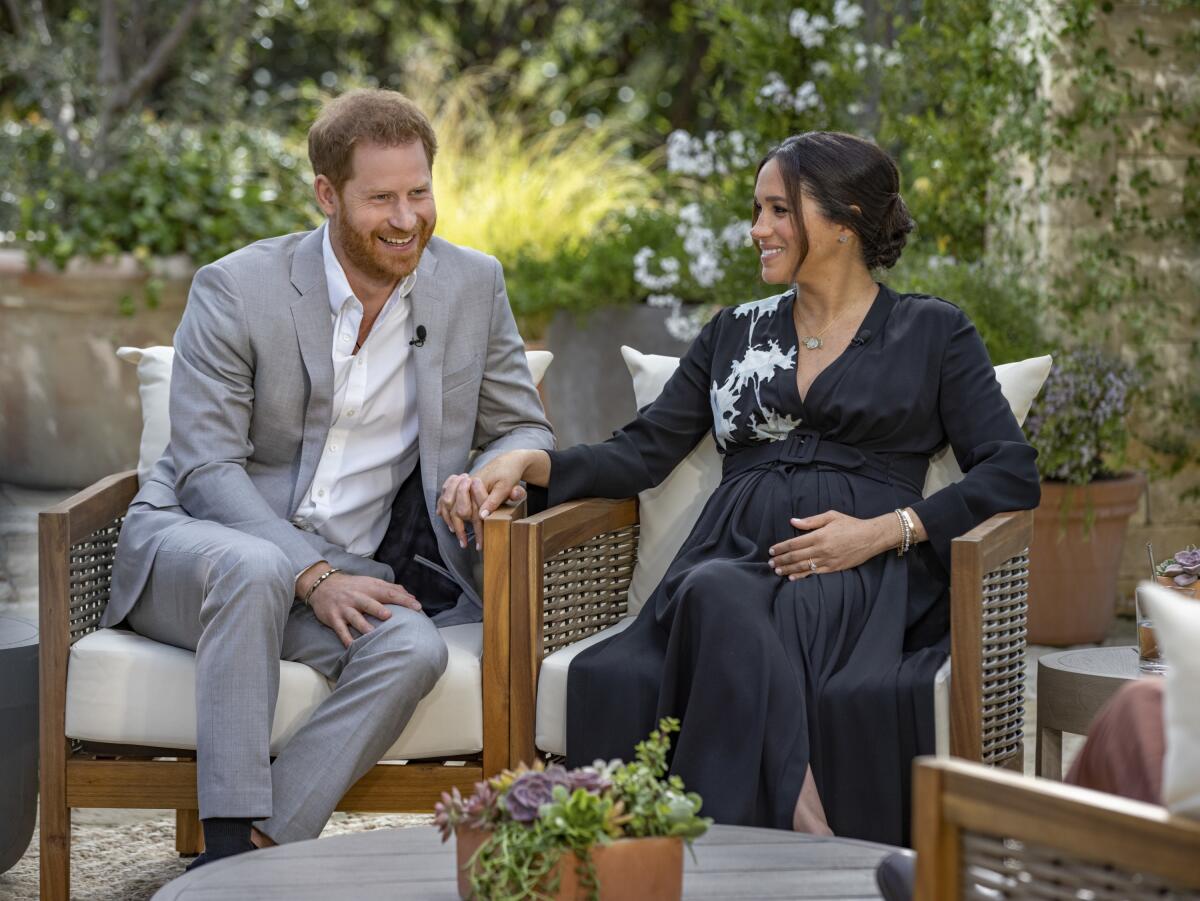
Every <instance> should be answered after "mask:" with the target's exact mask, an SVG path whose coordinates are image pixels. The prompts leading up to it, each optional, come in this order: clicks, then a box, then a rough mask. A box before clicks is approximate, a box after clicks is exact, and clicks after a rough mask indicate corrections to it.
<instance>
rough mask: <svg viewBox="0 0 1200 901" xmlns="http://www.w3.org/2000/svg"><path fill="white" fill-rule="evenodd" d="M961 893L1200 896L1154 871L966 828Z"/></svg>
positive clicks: (1105, 900) (1170, 899)
mask: <svg viewBox="0 0 1200 901" xmlns="http://www.w3.org/2000/svg"><path fill="white" fill-rule="evenodd" d="M961 850H962V866H961V871H960V872H961V873H962V897H963V898H979V899H989V901H996V899H1022V901H1024V899H1028V901H1050V899H1053V901H1060V899H1066V898H1071V899H1088V901H1142V899H1147V901H1149V899H1154V901H1200V892H1196V891H1192V890H1190V889H1185V888H1180V887H1178V886H1171V885H1169V884H1168V883H1166V882H1164V881H1163V880H1161V879H1159V878H1158V877H1156V876H1153V875H1151V874H1149V873H1131V872H1128V871H1125V870H1119V869H1117V868H1115V867H1112V866H1109V865H1106V864H1101V863H1095V862H1092V861H1087V860H1084V859H1082V858H1079V857H1074V856H1071V855H1067V854H1064V853H1063V852H1061V851H1056V850H1055V849H1053V848H1045V847H1041V846H1038V845H1033V844H1027V843H1024V842H1018V841H1015V840H1013V839H1003V838H997V837H994V836H990V835H981V834H979V833H974V832H963V833H962V846H961Z"/></svg>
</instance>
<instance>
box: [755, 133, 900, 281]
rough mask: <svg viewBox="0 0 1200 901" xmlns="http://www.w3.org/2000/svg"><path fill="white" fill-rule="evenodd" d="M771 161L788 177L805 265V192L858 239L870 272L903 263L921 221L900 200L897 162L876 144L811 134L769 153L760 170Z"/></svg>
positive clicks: (851, 137)
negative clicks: (910, 237) (910, 235)
mask: <svg viewBox="0 0 1200 901" xmlns="http://www.w3.org/2000/svg"><path fill="white" fill-rule="evenodd" d="M770 160H775V162H776V164H777V165H778V166H779V173H780V175H782V176H783V184H784V189H785V190H786V191H787V199H788V207H789V208H790V209H791V212H792V217H793V220H794V222H795V226H796V232H797V233H798V234H799V235H800V262H801V263H803V262H804V258H805V257H806V256H808V236H807V235H806V234H805V233H804V217H803V216H802V215H801V208H802V204H803V199H802V197H801V194H802V193H804V194H807V195H808V196H809V197H811V198H812V199H813V200H814V201H815V202H816V203H817V205H818V206H820V208H821V211H822V212H823V213H824V214H825V217H826V218H827V219H829V220H831V221H833V222H836V223H837V224H838V225H844V226H846V228H849V229H851V230H852V231H853V232H854V233H855V234H856V235H858V238H859V241H860V242H861V244H862V253H863V261H864V262H865V263H866V264H867V268H868V269H889V268H891V267H892V266H893V265H895V263H896V260H898V259H900V251H901V250H903V249H904V244H905V242H906V241H907V240H908V233H909V232H910V231H912V230H913V228H915V227H916V223H915V222H914V221H913V218H912V216H910V215H909V213H908V207H906V206H905V205H904V200H903V199H901V197H900V172H899V171H898V170H897V169H896V164H895V163H894V162H892V158H891V157H890V156H888V155H887V154H886V153H884V152H883V151H882V150H880V149H879V148H878V147H877V146H876V145H875V144H873V143H871V142H870V141H864V140H863V139H862V138H856V137H854V135H847V134H841V133H839V132H833V131H810V132H805V133H804V134H800V135H793V136H792V137H790V138H788V139H787V140H785V141H784V142H783V143H782V144H780V145H779V146H777V147H774V148H772V149H771V150H769V151H768V152H767V155H766V156H764V157H763V159H762V162H760V163H759V164H758V171H760V172H761V171H762V167H763V166H765V165H766V164H767V163H768V162H769V161H770ZM855 207H857V208H858V209H855ZM860 210H861V212H859V211H860ZM755 218H757V215H756V216H755Z"/></svg>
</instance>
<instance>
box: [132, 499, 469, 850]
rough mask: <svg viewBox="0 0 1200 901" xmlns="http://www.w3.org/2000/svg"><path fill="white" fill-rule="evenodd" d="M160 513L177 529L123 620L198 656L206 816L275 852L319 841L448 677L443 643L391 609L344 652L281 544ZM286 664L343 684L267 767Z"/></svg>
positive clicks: (419, 616) (424, 623)
mask: <svg viewBox="0 0 1200 901" xmlns="http://www.w3.org/2000/svg"><path fill="white" fill-rule="evenodd" d="M136 506H137V505H136V504H135V507H136ZM157 512H158V515H160V516H161V515H163V514H168V515H171V514H174V515H176V516H177V518H178V521H177V522H175V523H174V524H172V525H169V526H168V527H167V528H166V529H165V530H164V532H163V536H162V543H161V545H160V546H159V548H158V551H157V553H156V554H155V555H154V561H153V566H152V569H151V572H150V577H149V579H148V580H147V582H146V586H145V588H144V589H143V591H142V594H141V596H140V597H139V598H138V600H137V602H136V604H135V605H134V607H133V609H132V610H131V611H130V613H129V616H128V619H127V621H128V623H129V625H130V626H132V627H133V629H134V630H135V631H137V632H138V633H140V634H142V635H145V636H147V637H148V638H153V639H154V640H156V641H161V642H164V643H166V644H172V645H176V646H178V647H182V648H187V649H188V650H193V651H195V653H196V711H197V723H196V735H197V748H196V764H197V770H198V773H197V790H198V792H199V800H200V816H201V818H209V817H240V818H248V819H252V820H255V821H257V823H256V825H258V827H259V829H261V830H262V831H263V832H264V833H266V834H267V835H268V836H270V837H271V838H273V839H274V840H275V841H277V842H289V841H297V840H300V839H307V838H315V837H316V836H317V835H319V834H320V832H321V830H322V829H323V828H324V826H325V823H326V821H327V820H328V819H329V816H330V814H331V813H332V812H333V810H334V808H335V807H336V806H337V803H338V801H339V800H341V797H342V795H344V794H345V792H346V790H347V789H348V788H349V787H350V786H351V785H353V784H354V782H355V781H356V780H357V779H358V778H359V777H360V776H362V775H363V774H364V773H365V772H366V771H367V770H369V769H370V768H371V767H372V766H373V765H374V764H375V763H376V762H377V761H378V760H379V759H380V757H382V756H383V754H384V752H385V751H387V749H388V748H389V747H390V746H391V745H392V743H393V742H394V741H395V740H396V739H397V738H398V737H399V735H400V733H401V732H402V731H403V729H404V726H405V725H406V724H407V723H408V720H409V718H410V717H411V716H412V713H413V710H414V709H415V708H416V706H417V702H418V701H420V700H421V698H422V697H424V696H425V695H426V694H428V693H429V691H430V690H431V689H432V688H433V686H434V684H435V683H436V682H437V680H438V678H439V677H440V676H441V674H442V673H443V672H444V671H445V669H446V661H447V650H446V644H445V642H444V641H443V640H442V638H441V636H440V635H439V634H438V630H437V628H436V627H435V626H434V625H433V623H432V622H431V621H430V620H429V618H428V617H427V616H425V615H424V614H423V613H418V612H415V611H412V610H409V609H408V608H406V607H399V606H391V607H390V609H391V613H392V615H391V618H390V619H388V620H386V621H382V622H381V621H379V620H376V619H374V618H373V617H367V619H368V621H369V622H370V623H371V624H372V625H373V626H374V627H375V628H374V630H373V631H371V632H368V633H367V634H365V635H362V636H359V637H358V638H356V639H355V641H354V642H353V643H352V644H351V646H350V647H349V648H346V647H344V646H343V645H342V643H341V641H340V640H339V639H338V637H337V636H336V635H335V634H334V633H333V631H332V630H331V629H329V628H327V627H325V626H324V625H322V624H321V623H320V622H319V621H318V620H317V618H316V617H315V616H314V615H313V612H312V610H311V609H309V608H308V607H306V606H305V605H303V604H301V603H298V602H296V601H295V598H294V591H295V577H296V574H295V572H293V571H292V567H291V564H290V563H289V562H288V559H287V557H286V556H284V554H283V552H282V551H281V550H280V549H279V548H278V547H276V546H275V545H274V544H272V543H271V542H269V541H266V540H263V539H260V538H255V537H253V536H251V535H247V534H246V533H245V532H240V531H237V530H235V529H231V528H228V527H226V526H222V525H219V524H217V523H213V522H207V521H204V520H197V519H193V518H191V517H190V516H188V515H187V514H186V513H184V512H183V510H182V508H175V509H174V510H159V511H157ZM280 660H294V661H297V662H299V663H304V664H307V665H308V666H311V667H312V668H313V669H315V670H317V672H319V673H321V674H322V675H324V676H325V677H326V678H328V679H330V680H334V681H335V682H336V686H335V688H334V690H333V692H332V694H331V695H330V696H329V697H328V698H326V699H325V700H324V701H323V702H322V703H321V704H320V706H319V707H317V709H316V711H314V713H313V715H312V718H311V719H310V720H309V721H308V722H307V723H306V724H305V725H304V726H302V727H301V729H300V730H299V732H297V733H296V735H295V736H294V737H293V738H292V740H291V741H290V742H288V744H287V746H286V747H285V748H284V749H283V750H282V752H281V753H280V754H279V756H278V758H276V760H275V761H274V762H273V763H272V761H271V758H270V735H271V724H272V722H273V720H274V716H275V701H276V697H277V695H278V693H279V661H280Z"/></svg>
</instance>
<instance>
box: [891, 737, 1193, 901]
mask: <svg viewBox="0 0 1200 901" xmlns="http://www.w3.org/2000/svg"><path fill="white" fill-rule="evenodd" d="M913 836H914V846H915V848H916V851H917V883H916V894H915V897H917V898H920V899H922V901H951V899H958V898H1003V899H1031V901H1032V899H1049V898H1096V899H1118V898H1119V899H1128V901H1137V899H1147V901H1148V899H1151V898H1156V899H1162V898H1171V899H1177V901H1183V899H1193V901H1195V899H1200V823H1198V822H1196V821H1194V820H1187V819H1183V818H1180V817H1173V816H1171V815H1170V814H1168V813H1167V811H1166V809H1165V808H1162V807H1157V806H1155V805H1153V804H1143V803H1142V802H1140V801H1130V800H1128V799H1126V798H1119V797H1117V796H1115V795H1107V794H1103V793H1101V792H1095V791H1091V790H1089V789H1084V788H1078V787H1077V786H1070V785H1062V784H1061V783H1058V782H1052V781H1050V780H1047V779H1033V778H1024V777H1020V776H1016V775H1014V774H1011V773H1001V772H996V771H995V770H989V769H987V768H985V767H981V766H978V765H974V764H969V763H964V762H962V761H957V760H942V759H939V760H934V759H930V758H925V759H921V760H918V761H916V762H915V764H914V773H913Z"/></svg>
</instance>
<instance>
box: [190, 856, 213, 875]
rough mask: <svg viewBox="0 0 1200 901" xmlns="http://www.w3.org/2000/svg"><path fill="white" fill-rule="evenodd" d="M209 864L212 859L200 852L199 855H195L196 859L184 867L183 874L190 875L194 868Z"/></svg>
mask: <svg viewBox="0 0 1200 901" xmlns="http://www.w3.org/2000/svg"><path fill="white" fill-rule="evenodd" d="M211 862H212V858H210V857H209V856H208V854H206V853H205V852H203V851H201V852H200V853H199V854H197V855H196V857H195V858H194V859H193V860H192V862H191V863H189V864H188V865H187V866H186V867H184V869H183V872H185V873H190V872H192V870H194V869H196V867H202V866H204V865H205V864H206V863H211Z"/></svg>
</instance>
